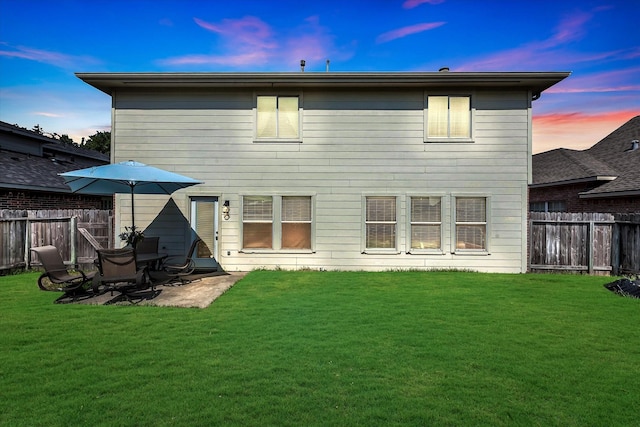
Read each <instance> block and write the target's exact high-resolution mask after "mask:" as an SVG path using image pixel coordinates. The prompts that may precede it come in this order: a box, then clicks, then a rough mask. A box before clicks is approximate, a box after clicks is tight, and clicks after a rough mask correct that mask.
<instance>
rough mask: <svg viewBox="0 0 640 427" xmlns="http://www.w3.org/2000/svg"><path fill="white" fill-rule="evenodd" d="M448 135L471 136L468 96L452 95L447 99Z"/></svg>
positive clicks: (453, 136) (455, 136) (456, 136)
mask: <svg viewBox="0 0 640 427" xmlns="http://www.w3.org/2000/svg"><path fill="white" fill-rule="evenodd" d="M449 104H450V105H449V110H450V111H449V113H450V114H449V120H450V122H451V123H450V135H449V136H451V137H452V138H469V137H470V136H471V113H470V111H471V109H470V99H469V97H468V96H452V97H451V98H450V99H449Z"/></svg>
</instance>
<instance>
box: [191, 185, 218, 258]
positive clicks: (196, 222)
mask: <svg viewBox="0 0 640 427" xmlns="http://www.w3.org/2000/svg"><path fill="white" fill-rule="evenodd" d="M191 229H192V230H193V232H194V233H195V235H196V237H199V238H200V239H202V241H201V242H200V244H199V245H198V247H197V248H196V250H195V253H194V254H193V256H194V261H195V263H196V269H197V270H213V269H216V268H219V266H218V261H217V259H218V198H217V197H192V198H191Z"/></svg>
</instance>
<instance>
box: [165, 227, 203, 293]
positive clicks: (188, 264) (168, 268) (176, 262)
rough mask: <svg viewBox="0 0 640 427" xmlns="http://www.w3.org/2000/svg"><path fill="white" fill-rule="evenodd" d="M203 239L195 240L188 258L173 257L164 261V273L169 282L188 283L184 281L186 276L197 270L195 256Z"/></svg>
mask: <svg viewBox="0 0 640 427" xmlns="http://www.w3.org/2000/svg"><path fill="white" fill-rule="evenodd" d="M201 241H202V239H199V238H197V239H195V240H194V241H193V242H192V243H191V246H190V247H189V251H188V252H187V255H186V256H180V255H177V256H171V257H168V258H167V259H165V260H164V262H163V263H162V268H161V269H162V271H163V272H164V273H165V275H166V276H168V280H169V281H172V280H179V281H181V282H183V283H184V282H186V280H185V279H184V277H185V276H188V275H189V274H191V273H193V272H194V270H195V269H196V263H195V261H194V260H193V254H194V253H195V251H196V248H197V247H198V243H200V242H201Z"/></svg>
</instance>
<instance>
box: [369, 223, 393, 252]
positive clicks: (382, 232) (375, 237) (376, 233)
mask: <svg viewBox="0 0 640 427" xmlns="http://www.w3.org/2000/svg"><path fill="white" fill-rule="evenodd" d="M366 240H367V242H366V245H367V248H382V249H393V248H395V247H396V225H395V224H367V236H366Z"/></svg>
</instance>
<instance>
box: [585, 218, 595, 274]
mask: <svg viewBox="0 0 640 427" xmlns="http://www.w3.org/2000/svg"><path fill="white" fill-rule="evenodd" d="M595 230H596V228H595V223H594V221H593V219H592V220H591V221H589V234H588V239H587V244H588V245H589V246H587V250H588V251H589V252H588V253H587V256H588V261H587V262H588V264H587V268H588V272H589V274H593V253H594V252H595V244H596V242H595V241H594V237H595Z"/></svg>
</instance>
